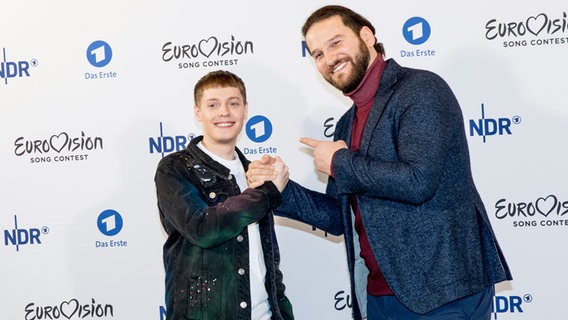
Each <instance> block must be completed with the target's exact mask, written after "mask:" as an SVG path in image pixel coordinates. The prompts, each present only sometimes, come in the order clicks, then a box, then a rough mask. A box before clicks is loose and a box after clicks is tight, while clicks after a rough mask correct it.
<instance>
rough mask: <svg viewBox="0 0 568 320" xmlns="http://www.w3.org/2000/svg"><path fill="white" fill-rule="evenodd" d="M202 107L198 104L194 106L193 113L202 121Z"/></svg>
mask: <svg viewBox="0 0 568 320" xmlns="http://www.w3.org/2000/svg"><path fill="white" fill-rule="evenodd" d="M200 111H201V108H200V107H199V106H198V105H194V106H193V114H194V115H195V119H197V121H199V122H201V112H200Z"/></svg>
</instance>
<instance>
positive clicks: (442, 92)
mask: <svg viewBox="0 0 568 320" xmlns="http://www.w3.org/2000/svg"><path fill="white" fill-rule="evenodd" d="M401 87H404V88H405V89H404V92H402V91H400V92H397V91H395V94H393V97H392V98H391V100H392V101H394V102H389V104H387V106H386V107H385V108H386V110H385V111H384V114H383V116H382V117H383V119H381V121H387V122H388V123H386V124H385V123H379V124H378V128H380V129H377V128H369V129H372V130H376V131H375V132H373V138H372V139H373V141H371V144H373V143H384V145H385V146H387V147H385V148H383V149H381V150H386V149H387V148H389V147H392V148H394V149H393V150H392V152H391V151H389V152H391V153H392V154H389V155H388V156H386V155H385V154H371V153H369V154H367V155H363V154H361V153H359V152H354V151H352V150H349V149H341V150H338V151H337V152H336V153H335V154H334V156H333V162H332V167H333V172H334V174H335V178H336V181H337V190H338V192H339V193H357V194H358V195H360V196H368V197H380V198H385V199H389V200H393V201H400V202H407V203H414V204H420V203H422V202H425V201H427V200H428V199H430V198H431V197H432V196H433V195H434V194H435V192H436V190H437V188H438V186H439V183H440V181H441V179H442V174H443V171H444V168H445V166H446V165H447V163H446V159H448V154H449V153H450V152H452V150H451V148H452V143H451V141H453V140H455V139H456V137H455V133H456V130H462V131H463V120H462V116H461V110H459V105H458V103H457V100H456V99H455V97H454V95H453V93H452V92H451V90H450V88H449V87H448V86H447V84H446V83H445V82H444V81H443V80H442V79H441V78H439V77H438V76H436V75H435V74H432V73H420V74H419V75H418V76H416V77H414V78H413V79H412V80H407V81H406V82H405V84H404V86H403V85H401ZM400 90H403V89H400ZM385 117H386V118H387V119H388V120H384V118H385ZM390 125H392V127H389V126H390ZM381 126H384V127H381ZM385 128H388V129H386V130H385ZM379 130H380V131H379ZM391 132H392V138H391V137H390V135H391ZM452 135H454V136H452ZM384 136H389V137H388V138H386V137H384ZM381 139H385V140H384V141H382V142H381ZM386 139H392V140H388V141H387V140H386ZM377 141H379V142H377ZM393 142H394V144H393ZM372 147H376V146H373V145H371V146H370V148H369V150H372ZM375 150H377V149H375ZM389 150H390V149H389Z"/></svg>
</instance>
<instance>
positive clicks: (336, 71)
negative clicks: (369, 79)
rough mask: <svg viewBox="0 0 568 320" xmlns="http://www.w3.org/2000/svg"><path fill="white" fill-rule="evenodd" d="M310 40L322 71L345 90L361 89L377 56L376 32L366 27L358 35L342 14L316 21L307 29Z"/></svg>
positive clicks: (333, 82) (326, 78) (335, 85)
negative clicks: (375, 46)
mask: <svg viewBox="0 0 568 320" xmlns="http://www.w3.org/2000/svg"><path fill="white" fill-rule="evenodd" d="M306 43H307V45H308V48H310V52H311V54H312V57H313V58H314V60H315V63H316V66H317V68H318V71H319V72H320V73H321V75H322V76H323V77H324V79H325V80H327V82H329V83H330V84H331V85H333V86H334V87H336V88H337V89H339V90H341V91H342V92H343V93H349V92H351V91H353V90H355V88H357V86H358V85H359V83H361V80H363V77H364V76H365V73H366V72H367V69H368V68H369V66H370V65H371V63H372V61H373V60H375V58H376V57H377V52H376V51H375V49H374V48H373V45H374V43H375V37H374V34H373V33H372V31H371V30H369V28H367V27H363V28H361V31H360V32H359V34H356V33H355V32H353V30H351V29H350V28H348V27H347V26H345V24H343V21H342V20H341V17H339V16H332V17H330V18H327V19H324V20H321V21H319V22H316V23H314V24H313V25H312V26H311V27H310V29H309V30H308V31H307V32H306Z"/></svg>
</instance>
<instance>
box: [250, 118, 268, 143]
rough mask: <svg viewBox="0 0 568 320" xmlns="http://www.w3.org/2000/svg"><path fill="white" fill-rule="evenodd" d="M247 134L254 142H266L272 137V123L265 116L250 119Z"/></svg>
mask: <svg viewBox="0 0 568 320" xmlns="http://www.w3.org/2000/svg"><path fill="white" fill-rule="evenodd" d="M246 133H247V136H248V137H249V139H250V140H252V141H254V142H264V141H266V140H268V138H270V136H271V135H272V123H270V120H268V118H266V117H264V116H254V117H252V118H250V119H249V121H248V122H247V126H246Z"/></svg>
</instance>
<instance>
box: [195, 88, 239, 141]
mask: <svg viewBox="0 0 568 320" xmlns="http://www.w3.org/2000/svg"><path fill="white" fill-rule="evenodd" d="M247 112H248V104H247V103H246V102H245V100H244V97H243V95H242V94H241V91H240V90H239V89H238V88H236V87H217V86H215V87H207V88H205V89H204V90H203V93H202V94H201V97H200V99H199V101H196V105H195V107H194V113H195V118H196V119H197V120H198V121H199V122H201V124H202V125H203V144H204V145H205V147H206V148H207V149H209V150H211V151H213V152H215V151H216V150H217V151H219V150H227V149H230V150H233V149H234V147H235V145H236V143H237V137H238V135H239V133H240V132H241V130H242V128H243V125H244V121H245V119H246V117H247Z"/></svg>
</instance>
